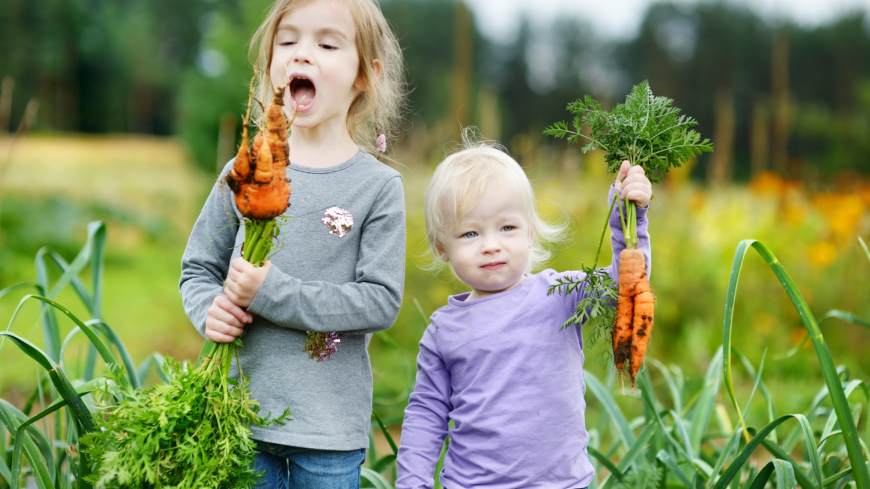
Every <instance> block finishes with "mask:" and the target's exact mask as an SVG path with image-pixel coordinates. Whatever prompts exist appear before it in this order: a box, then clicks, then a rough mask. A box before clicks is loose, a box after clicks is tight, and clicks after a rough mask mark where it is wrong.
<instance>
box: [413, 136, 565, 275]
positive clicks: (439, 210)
mask: <svg viewBox="0 0 870 489" xmlns="http://www.w3.org/2000/svg"><path fill="white" fill-rule="evenodd" d="M462 140H463V144H462V145H461V146H460V150H459V151H457V152H456V153H453V154H451V155H450V156H448V157H447V158H446V159H445V160H444V161H442V162H441V163H440V164H439V165H438V168H436V169H435V174H434V175H432V180H431V181H430V182H429V187H428V188H427V189H426V196H425V198H424V203H423V212H424V215H425V218H426V238H427V239H428V240H429V252H430V253H431V259H432V260H431V264H430V265H428V266H427V267H426V269H428V270H431V271H439V270H441V269H443V268H444V267H445V266H446V263H445V262H444V260H443V259H442V258H441V254H442V253H443V252H444V251H443V250H444V248H445V246H444V245H445V243H446V242H447V238H448V236H449V235H450V233H451V232H452V231H453V230H454V228H455V227H456V226H457V225H458V224H459V223H460V222H461V221H462V219H464V218H465V216H467V215H468V213H469V212H471V210H472V209H474V207H476V206H477V204H478V203H480V199H481V198H483V195H484V194H485V193H486V191H487V190H489V189H491V188H493V186H495V185H502V186H504V187H505V190H509V189H512V190H514V192H515V193H516V195H517V196H518V197H519V199H520V201H521V203H522V207H523V213H524V214H525V217H526V220H527V221H528V222H529V223H530V224H531V226H530V228H531V229H530V233H531V236H530V238H531V239H532V247H531V249H530V250H529V263H528V265H527V266H526V271H527V272H531V271H534V270H537V269H538V268H539V267H540V266H542V265H543V264H544V263H545V262H546V261H547V260H548V259H549V258H550V254H551V253H550V249H549V245H551V244H553V243H557V242H561V241H564V239H565V229H566V227H567V225H566V223H556V224H550V223H547V222H546V221H544V220H543V219H541V217H540V216H539V215H538V212H537V210H536V206H535V192H534V190H532V184H531V182H529V178H528V177H527V176H526V173H525V172H524V171H523V169H522V167H520V165H519V163H517V162H516V161H514V159H513V158H511V157H510V156H508V155H507V153H506V151H505V150H504V148H503V147H502V146H500V145H499V144H497V143H495V142H492V141H487V140H479V139H477V138H476V132H475V130H474V128H466V129H465V130H464V131H463V135H462Z"/></svg>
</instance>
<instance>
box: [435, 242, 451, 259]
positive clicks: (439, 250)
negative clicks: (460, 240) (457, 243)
mask: <svg viewBox="0 0 870 489" xmlns="http://www.w3.org/2000/svg"><path fill="white" fill-rule="evenodd" d="M435 251H436V252H437V253H438V256H439V257H441V260H443V261H444V262H445V263H446V262H449V261H450V257H449V256H447V252H446V251H444V248H442V247H440V246H437V245H436V246H435Z"/></svg>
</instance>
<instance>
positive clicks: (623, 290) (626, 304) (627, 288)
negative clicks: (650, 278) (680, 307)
mask: <svg viewBox="0 0 870 489" xmlns="http://www.w3.org/2000/svg"><path fill="white" fill-rule="evenodd" d="M641 273H643V274H644V275H645V274H646V265H645V260H644V256H643V252H642V251H641V250H638V249H624V250H622V252H621V253H620V254H619V300H618V302H617V307H616V326H615V328H614V330H613V362H614V363H615V364H616V368H618V369H619V371H620V372H622V370H623V368H624V366H625V362H626V361H628V360H629V359H630V357H631V338H632V327H633V322H632V318H633V317H634V300H633V297H634V294H635V288H636V287H637V283H638V281H639V280H640V275H641Z"/></svg>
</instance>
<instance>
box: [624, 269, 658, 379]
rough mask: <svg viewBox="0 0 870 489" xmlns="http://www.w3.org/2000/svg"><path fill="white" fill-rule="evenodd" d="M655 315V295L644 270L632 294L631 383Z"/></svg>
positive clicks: (644, 352) (639, 363) (638, 368)
mask: <svg viewBox="0 0 870 489" xmlns="http://www.w3.org/2000/svg"><path fill="white" fill-rule="evenodd" d="M654 315H655V296H654V295H653V293H652V290H650V287H649V280H648V279H647V276H646V270H644V272H643V274H642V276H641V279H640V281H639V282H638V284H637V287H636V288H635V294H634V319H633V321H632V335H631V360H630V361H629V363H630V364H631V385H634V384H635V382H636V380H637V373H638V371H640V367H641V365H643V359H644V357H645V356H646V350H647V347H648V346H649V338H650V335H651V334H652V328H653V316H654Z"/></svg>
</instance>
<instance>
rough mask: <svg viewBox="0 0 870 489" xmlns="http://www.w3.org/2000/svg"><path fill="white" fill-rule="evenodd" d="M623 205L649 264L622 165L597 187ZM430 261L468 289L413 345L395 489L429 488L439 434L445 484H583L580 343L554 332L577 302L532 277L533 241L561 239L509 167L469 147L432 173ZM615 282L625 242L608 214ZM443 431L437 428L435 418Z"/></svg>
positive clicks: (577, 335)
mask: <svg viewBox="0 0 870 489" xmlns="http://www.w3.org/2000/svg"><path fill="white" fill-rule="evenodd" d="M617 192H619V193H620V195H621V197H622V198H623V199H626V198H627V199H629V200H633V201H635V202H636V203H637V205H638V209H637V217H638V223H637V230H638V236H639V238H640V240H639V247H640V248H641V249H642V250H643V251H644V255H646V259H647V264H649V263H650V261H649V260H650V257H649V250H650V248H649V236H648V234H647V219H646V211H647V209H646V207H647V204H648V203H649V200H650V198H651V197H652V187H651V185H650V181H649V180H648V179H647V177H646V176H645V175H644V172H643V169H642V168H640V167H639V166H635V167H631V166H630V165H629V164H628V162H624V163H623V164H622V168H621V169H620V171H619V174H618V176H617V178H616V183H615V184H614V185H613V186H612V187H611V189H610V195H609V196H608V204H609V203H610V202H611V200H612V199H613V197H614V195H616V193H617ZM425 215H426V233H427V237H428V239H429V244H430V247H431V251H432V253H433V255H434V256H433V258H434V259H435V260H436V262H438V261H441V262H443V263H446V264H447V265H449V266H450V268H451V269H452V271H453V272H454V273H455V274H456V276H457V277H459V279H460V280H462V281H463V282H464V283H465V284H467V285H468V286H469V287H470V288H471V292H467V293H464V294H459V295H454V296H450V297H449V298H448V300H447V305H446V306H444V307H442V308H441V309H439V310H438V311H436V312H435V314H433V315H432V322H431V324H430V325H429V327H428V328H427V329H426V332H425V333H424V334H423V339H422V340H421V341H420V354H419V356H418V357H417V385H416V387H415V388H414V393H413V394H412V395H411V399H410V402H409V403H408V407H407V408H406V409H405V421H404V423H403V424H402V440H401V446H400V448H399V458H398V464H399V470H398V481H397V484H396V488H397V489H405V488H431V487H432V486H433V473H434V469H435V464H436V463H437V461H438V457H439V455H440V453H441V446H442V443H443V442H444V437H445V436H446V435H449V436H450V445H449V446H448V449H447V454H446V456H445V458H444V469H443V471H442V472H441V476H440V481H441V483H442V484H443V485H444V487H445V488H449V489H461V488H471V487H475V488H478V487H489V488H532V487H541V488H566V489H571V488H583V487H586V486H587V485H588V484H589V483H590V482H591V481H592V477H593V472H592V466H591V465H590V463H589V459H588V456H587V453H586V445H587V444H588V442H589V435H588V433H587V432H586V425H585V421H584V415H585V410H586V404H585V402H584V401H583V395H584V393H585V392H586V386H585V382H584V380H583V359H584V355H583V339H582V336H581V329H580V327H579V326H578V327H572V328H568V329H565V330H561V331H560V326H561V325H562V324H563V323H564V322H565V320H567V319H568V318H569V317H571V315H572V314H573V313H574V310H575V308H576V306H577V303H578V302H579V301H580V300H581V299H582V297H581V296H580V295H579V294H577V293H575V294H572V295H569V296H567V297H565V296H562V295H559V294H553V295H550V296H548V295H547V290H548V288H549V287H550V286H551V285H553V284H554V283H556V280H557V279H558V278H560V277H566V276H570V277H577V276H579V275H580V273H579V272H563V273H556V272H554V271H553V270H544V271H542V272H540V273H537V274H529V273H528V272H530V271H531V270H533V269H534V268H536V267H537V266H539V265H540V264H541V263H543V262H544V260H546V258H547V257H548V253H547V251H546V249H545V248H544V247H543V244H544V242H546V241H552V240H554V239H555V238H558V237H559V236H560V235H561V231H562V230H561V229H560V228H559V227H558V226H551V225H548V224H546V223H545V222H543V221H542V220H541V219H540V218H539V217H538V215H537V213H536V211H535V197H534V194H533V192H532V187H531V185H530V184H529V180H528V178H527V177H526V175H525V173H524V172H523V170H522V168H520V166H519V165H518V164H517V163H516V162H515V161H514V160H513V159H511V158H510V157H509V156H508V155H506V154H505V153H503V152H501V151H499V150H497V149H495V148H493V147H491V146H489V145H486V144H477V145H471V146H470V147H468V148H467V149H465V150H463V151H460V152H458V153H456V154H454V155H452V156H450V157H448V158H447V159H445V160H444V161H443V162H442V163H441V164H440V165H439V166H438V168H437V170H435V175H434V176H433V177H432V182H431V183H430V184H429V188H428V190H427V191H426V198H425ZM610 228H611V231H612V233H613V239H612V246H613V256H614V261H613V263H612V264H611V265H610V267H609V268H608V269H607V271H608V272H609V273H610V274H611V276H612V277H613V278H614V280H617V274H618V269H619V263H618V258H619V253H620V251H622V249H623V248H625V240H624V238H623V233H622V229H621V226H620V224H619V211H618V208H617V207H616V206H614V213H613V215H612V216H611V218H610ZM451 420H452V421H453V423H454V427H453V428H450V429H448V422H449V421H451Z"/></svg>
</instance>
